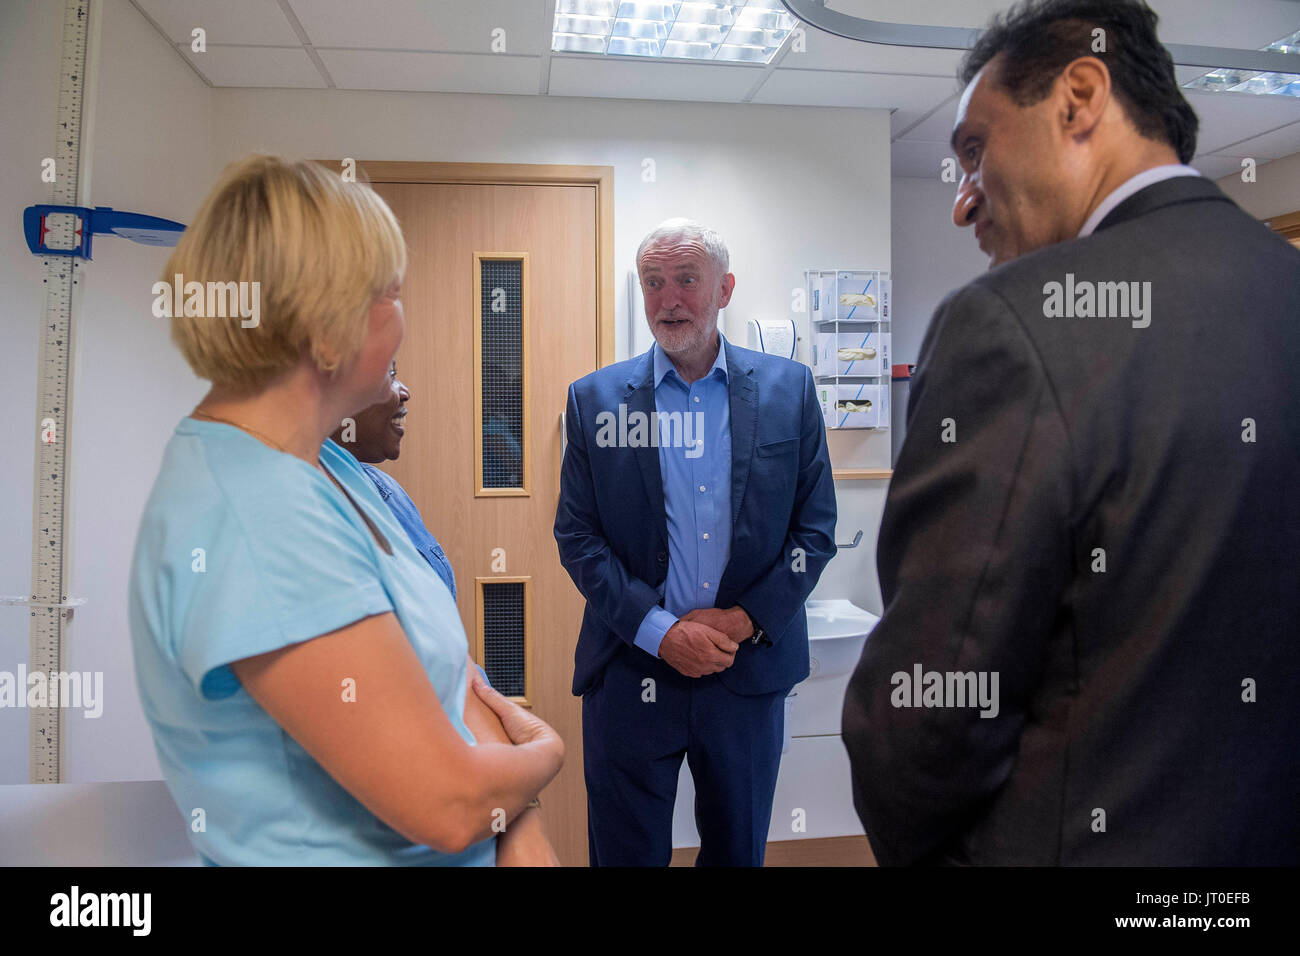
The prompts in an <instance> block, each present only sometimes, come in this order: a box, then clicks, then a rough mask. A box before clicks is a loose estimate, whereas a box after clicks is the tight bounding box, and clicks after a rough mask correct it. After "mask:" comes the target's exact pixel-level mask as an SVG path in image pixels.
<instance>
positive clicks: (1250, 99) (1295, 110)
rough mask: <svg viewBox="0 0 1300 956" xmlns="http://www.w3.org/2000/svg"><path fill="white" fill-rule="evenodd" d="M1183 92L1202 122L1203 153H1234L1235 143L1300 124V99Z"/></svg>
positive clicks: (1199, 147) (1199, 142)
mask: <svg viewBox="0 0 1300 956" xmlns="http://www.w3.org/2000/svg"><path fill="white" fill-rule="evenodd" d="M1297 12H1300V11H1297ZM1183 92H1184V94H1185V95H1186V96H1187V102H1188V103H1190V104H1191V105H1192V109H1194V110H1195V111H1196V115H1197V116H1198V117H1200V120H1201V129H1200V134H1199V136H1198V137H1197V141H1196V148H1197V150H1198V151H1200V152H1202V153H1217V152H1218V151H1219V150H1221V149H1224V148H1226V147H1230V146H1231V147H1232V152H1234V153H1235V152H1236V147H1235V146H1233V144H1234V143H1237V142H1240V141H1241V140H1244V139H1250V138H1252V137H1255V136H1259V135H1260V134H1261V133H1265V132H1267V131H1269V130H1274V129H1277V128H1278V127H1279V126H1285V125H1287V124H1288V123H1294V122H1300V98H1297V97H1294V96H1257V95H1255V94H1254V93H1197V92H1195V91H1192V90H1184V91H1183Z"/></svg>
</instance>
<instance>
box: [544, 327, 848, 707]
mask: <svg viewBox="0 0 1300 956" xmlns="http://www.w3.org/2000/svg"><path fill="white" fill-rule="evenodd" d="M725 348H726V350H727V351H726V355H727V383H728V385H727V387H728V391H729V393H730V397H731V517H732V521H731V555H730V558H729V560H728V562H727V567H726V570H725V571H724V573H723V575H722V580H721V581H720V582H719V583H718V592H717V598H716V605H715V606H716V607H720V608H726V607H732V606H733V605H736V604H739V605H742V606H743V607H744V608H745V609H746V610H747V611H748V612H749V614H750V616H751V617H752V618H753V619H754V620H755V621H756V622H757V623H758V624H759V625H760V626H761V627H763V628H764V629H765V630H766V631H767V633H768V635H769V637H770V638H771V640H772V645H771V646H763V645H752V644H746V645H745V646H743V647H741V649H740V650H739V651H738V652H737V653H736V659H735V663H734V664H732V666H731V667H729V668H727V669H726V670H724V671H722V672H721V673H720V674H719V678H720V679H721V680H722V682H723V684H724V685H725V686H726V687H727V688H728V689H730V690H731V691H733V692H734V693H738V694H764V693H770V692H773V691H777V690H781V689H783V688H789V687H791V686H793V685H794V684H797V683H798V682H799V681H801V680H803V679H804V678H805V677H807V676H808V622H807V619H806V618H805V616H804V601H806V600H807V598H808V595H809V593H810V592H811V591H812V589H813V587H814V586H815V585H816V583H817V579H818V578H819V577H820V576H821V572H822V569H823V568H824V567H825V566H826V562H827V561H829V560H830V559H831V558H832V557H833V556H834V554H835V541H834V538H833V537H832V535H833V534H834V531H835V486H834V483H833V481H832V478H831V463H830V457H829V455H828V454H827V450H826V428H825V425H824V423H823V420H822V415H821V409H820V407H819V405H818V403H817V397H816V394H815V392H814V390H813V380H812V373H811V371H810V370H809V369H808V367H807V366H805V365H801V364H799V363H797V362H792V361H790V360H789V359H784V358H778V357H776V356H772V355H765V354H763V353H761V352H753V351H750V350H749V349H743V348H739V347H737V346H735V345H732V344H731V343H726V345H725ZM620 404H626V405H627V411H628V414H629V415H630V414H632V413H633V412H637V411H640V412H644V413H646V414H647V415H648V414H649V413H650V412H652V411H654V410H655V394H654V362H653V360H652V352H646V353H645V354H644V355H639V356H637V357H636V358H633V359H629V360H628V361H626V362H619V363H617V364H615V365H610V366H607V367H605V368H603V369H599V370H598V371H595V372H593V373H591V374H590V375H587V376H586V377H584V378H581V379H579V380H578V381H576V382H574V383H573V384H572V385H571V386H569V401H568V411H567V415H566V430H567V435H568V448H567V449H566V451H565V454H564V467H563V470H562V472H561V477H560V502H559V507H558V508H557V509H556V514H555V540H556V543H557V544H558V545H559V549H560V562H561V563H562V564H563V565H564V567H565V569H566V570H567V571H568V572H569V576H570V577H572V578H573V583H574V584H576V585H577V587H578V590H579V591H580V592H581V593H582V596H583V597H584V598H586V600H587V609H586V612H585V613H584V614H583V618H582V631H581V632H580V634H579V636H578V646H577V649H576V651H575V653H574V673H573V693H574V694H575V695H578V696H581V695H582V694H583V693H585V692H586V690H587V689H588V688H589V687H591V685H592V684H593V683H594V682H595V681H596V679H597V678H598V677H599V676H600V674H601V673H602V672H603V671H604V669H605V665H606V664H608V663H609V660H610V658H611V657H613V655H614V653H615V651H617V650H618V647H619V644H620V642H622V643H626V644H628V645H629V646H633V647H635V645H633V643H632V642H633V640H634V639H635V637H636V632H637V628H638V627H640V625H641V621H642V619H643V618H644V617H645V616H646V612H648V611H649V610H650V608H652V607H654V606H655V605H656V604H662V603H663V585H664V581H665V579H666V578H667V576H668V522H667V517H666V515H665V512H664V493H663V483H662V480H661V478H660V473H659V449H658V448H656V447H653V446H650V445H647V446H645V447H639V448H624V447H603V448H602V447H600V446H598V445H597V443H596V432H597V423H596V417H597V415H599V414H600V413H601V412H603V411H609V412H613V413H614V414H615V415H617V414H618V406H619V405H620ZM795 549H802V552H803V555H802V558H799V556H798V554H797V552H795ZM636 652H637V653H638V654H641V653H644V651H642V650H640V649H639V648H637V649H636Z"/></svg>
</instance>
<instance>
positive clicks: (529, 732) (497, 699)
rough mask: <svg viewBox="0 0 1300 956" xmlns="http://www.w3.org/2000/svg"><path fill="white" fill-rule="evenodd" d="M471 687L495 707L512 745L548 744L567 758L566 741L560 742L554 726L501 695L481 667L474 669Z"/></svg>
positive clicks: (471, 673) (489, 704) (493, 710)
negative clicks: (484, 675) (565, 752)
mask: <svg viewBox="0 0 1300 956" xmlns="http://www.w3.org/2000/svg"><path fill="white" fill-rule="evenodd" d="M470 684H471V686H472V687H473V688H474V693H475V694H477V695H478V697H479V700H481V701H483V703H485V704H487V706H488V707H490V708H492V712H493V713H495V714H496V715H497V718H498V719H499V720H500V721H501V726H502V727H503V728H504V729H505V732H506V735H507V736H508V737H509V738H510V742H511V743H514V744H530V743H540V744H547V745H550V746H548V747H547V749H552V748H554V749H555V750H556V751H557V752H558V753H559V754H560V756H561V759H563V755H564V742H563V741H562V740H560V735H559V734H557V733H556V732H555V731H554V729H552V727H551V725H550V724H548V723H547V722H546V721H544V720H542V719H541V718H540V717H538V716H537V715H536V714H533V713H531V712H530V711H528V710H525V709H524V708H523V707H520V706H519V705H518V704H516V703H515V702H514V701H512V700H509V699H507V698H506V697H503V696H502V695H501V693H500V692H498V691H497V690H496V689H495V688H493V687H492V685H491V684H489V683H488V682H487V681H485V680H484V679H483V675H482V674H480V673H479V672H478V668H474V669H473V670H472V671H471V672H470Z"/></svg>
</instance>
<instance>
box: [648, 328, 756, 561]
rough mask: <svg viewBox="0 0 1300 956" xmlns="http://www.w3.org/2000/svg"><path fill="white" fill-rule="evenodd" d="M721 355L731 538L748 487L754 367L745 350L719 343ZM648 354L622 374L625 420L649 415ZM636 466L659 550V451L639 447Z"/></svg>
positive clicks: (651, 380)
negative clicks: (728, 432) (624, 376)
mask: <svg viewBox="0 0 1300 956" xmlns="http://www.w3.org/2000/svg"><path fill="white" fill-rule="evenodd" d="M722 348H723V350H724V351H725V352H726V364H727V393H728V398H729V406H730V411H731V527H732V530H733V533H734V530H735V528H736V522H737V521H738V520H739V518H740V504H741V502H742V501H743V500H744V497H745V487H746V485H747V484H748V482H749V471H750V461H751V459H752V458H753V456H754V444H755V438H756V436H757V434H758V383H757V381H756V378H755V375H754V363H753V362H752V361H751V360H750V359H749V357H748V353H747V350H745V349H738V348H737V347H736V346H734V345H732V344H731V343H730V342H727V341H726V340H725V339H724V340H723V345H722ZM654 385H655V366H654V349H650V350H649V351H647V352H645V353H644V354H642V355H640V356H638V357H637V359H636V360H635V361H634V362H633V363H632V367H631V369H630V370H629V372H628V378H627V388H626V391H625V392H624V398H623V400H624V401H625V402H626V403H627V410H628V414H629V415H630V414H632V413H633V412H643V413H645V414H646V415H647V416H649V414H650V413H651V412H653V411H654V410H655V388H654ZM635 452H636V462H637V466H638V469H639V471H640V472H641V481H642V484H643V485H644V487H645V493H646V500H647V502H648V503H649V505H650V508H651V510H652V511H653V512H654V513H655V519H656V525H657V526H658V528H659V529H660V538H661V540H662V541H663V547H667V543H668V515H667V512H666V511H665V510H664V486H663V478H662V476H661V475H660V473H659V449H658V448H656V447H654V446H652V445H643V446H640V447H638V448H637V449H636V450H635Z"/></svg>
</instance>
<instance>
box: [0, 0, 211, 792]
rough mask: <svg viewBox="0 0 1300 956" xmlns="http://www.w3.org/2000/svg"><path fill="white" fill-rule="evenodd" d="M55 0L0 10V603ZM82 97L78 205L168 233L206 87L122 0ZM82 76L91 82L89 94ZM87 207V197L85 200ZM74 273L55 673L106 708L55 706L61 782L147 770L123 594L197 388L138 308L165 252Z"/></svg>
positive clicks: (17, 727) (161, 330)
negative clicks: (90, 120) (67, 535)
mask: <svg viewBox="0 0 1300 956" xmlns="http://www.w3.org/2000/svg"><path fill="white" fill-rule="evenodd" d="M62 10H63V4H62V3H53V2H40V0H27V2H21V3H5V4H3V5H0V18H2V19H0V44H2V45H3V46H0V63H2V64H3V67H2V68H0V69H2V70H3V73H2V74H0V104H2V107H0V108H2V109H3V118H4V121H3V126H4V129H5V130H6V135H5V136H4V137H2V138H0V150H3V153H0V156H3V159H4V162H5V168H6V169H7V170H8V171H9V173H8V175H6V176H5V177H4V178H3V181H0V221H3V222H4V223H6V224H7V226H6V228H4V229H2V230H0V289H2V290H3V295H4V317H3V328H4V348H3V349H0V400H3V401H4V407H5V409H6V412H7V413H6V414H5V415H4V416H0V429H2V430H3V431H0V442H3V444H4V447H5V448H7V449H9V451H8V452H7V453H6V455H5V456H4V462H3V467H2V468H0V524H2V525H3V527H4V528H5V534H4V537H3V539H2V543H0V594H22V593H25V592H27V591H28V589H29V587H30V583H29V581H30V564H31V510H32V470H33V469H32V454H33V450H34V447H35V429H36V424H35V422H36V369H37V356H38V355H39V350H40V343H39V338H38V334H37V333H38V330H39V326H40V316H41V310H42V306H43V299H42V296H41V291H40V290H41V278H42V275H43V272H42V267H41V263H40V261H39V260H38V259H37V258H36V257H34V256H32V255H31V254H30V253H29V252H28V251H27V248H26V245H25V244H24V243H23V241H22V238H21V235H20V233H19V230H18V228H17V224H18V223H19V222H20V221H21V212H22V209H23V207H25V206H28V205H31V204H33V203H38V202H49V195H50V193H49V186H48V185H45V184H42V183H41V182H40V178H39V174H40V161H41V159H42V158H43V157H45V156H50V155H53V151H54V127H55V119H54V116H55V106H56V103H57V92H58V64H59V44H60V37H61V29H62V28H61V23H62ZM100 54H101V69H100V72H99V74H98V77H97V82H98V89H97V91H96V94H95V100H96V102H95V113H96V116H95V123H94V142H93V146H92V154H91V155H92V176H91V193H90V196H89V203H88V204H90V205H101V206H112V207H114V208H115V209H122V210H128V211H132V212H143V213H150V214H153V215H159V216H164V217H166V218H170V219H177V220H180V221H182V222H184V221H186V219H187V218H188V217H190V216H192V215H193V213H194V211H195V210H196V209H197V207H198V204H199V202H200V201H201V199H202V198H203V195H204V194H205V192H206V191H207V189H208V188H209V187H210V186H211V183H212V180H213V177H214V175H215V173H216V169H217V167H216V166H215V164H214V162H213V159H212V158H211V128H210V120H211V109H212V103H211V91H210V90H209V89H208V87H207V86H205V85H204V84H203V83H202V82H201V81H200V80H199V79H198V78H197V77H196V76H195V74H194V71H193V70H191V69H190V68H189V67H188V66H186V65H185V64H184V63H183V62H182V61H181V59H180V58H179V57H178V56H177V55H176V53H175V52H173V51H172V50H171V49H170V48H169V47H168V45H167V43H166V41H164V40H163V38H162V37H161V36H159V35H158V33H157V31H155V30H154V29H153V28H152V27H150V26H149V24H148V23H146V22H145V20H144V19H143V18H142V17H141V16H140V14H139V12H138V11H136V10H135V8H134V7H132V6H131V5H130V4H129V3H128V2H127V0H106V2H105V3H104V6H103V27H102V34H101V49H100ZM95 80H96V78H92V82H93V81H95ZM83 203H85V200H83ZM93 255H94V261H93V262H92V263H91V264H90V266H89V267H88V268H87V270H86V271H85V273H84V282H85V291H84V294H83V297H82V308H81V310H80V313H79V314H78V316H77V317H76V323H77V324H76V330H77V335H78V339H77V341H76V349H77V356H76V364H77V372H76V378H75V381H74V384H73V409H74V418H73V422H72V426H71V438H70V441H71V444H70V446H69V450H70V456H71V458H70V460H71V464H72V467H71V470H70V472H69V474H70V476H71V484H70V490H71V502H72V514H71V528H72V539H71V545H72V549H73V550H72V564H71V577H70V588H71V593H72V594H73V595H74V596H78V597H84V598H85V599H86V604H85V606H84V607H81V608H79V609H78V610H77V611H76V617H75V620H74V621H73V622H72V625H71V628H70V630H69V637H68V648H67V652H66V664H65V666H66V667H67V669H69V670H77V671H92V672H93V671H102V672H103V675H104V692H103V693H104V707H103V714H102V716H100V717H99V718H97V719H89V718H84V717H82V716H81V715H80V714H79V713H76V712H71V711H70V712H69V717H68V719H67V720H66V721H65V734H66V745H65V754H66V758H65V760H66V770H67V779H68V780H70V781H78V782H82V781H96V780H141V779H150V778H157V777H158V776H159V775H160V774H159V771H158V765H157V760H156V757H155V755H154V752H153V744H152V740H151V738H150V735H149V731H148V727H147V725H146V723H145V721H144V716H143V713H142V712H141V710H140V704H139V700H138V698H137V695H136V690H135V675H134V669H133V665H132V661H131V649H130V641H129V638H128V635H127V620H126V586H127V572H128V567H129V564H130V559H131V547H132V544H133V542H134V540H135V530H136V525H137V523H138V521H139V516H140V512H141V511H142V510H143V508H144V502H145V499H146V498H147V496H148V493H149V489H150V487H151V485H152V484H153V479H154V476H155V475H156V473H157V470H158V463H159V461H160V460H161V456H162V448H163V445H164V444H165V443H166V441H167V438H168V437H169V435H170V433H171V430H172V428H173V427H175V424H176V422H177V421H178V420H179V418H180V417H181V416H182V415H183V414H184V413H185V412H186V411H187V410H188V409H189V408H190V407H192V406H193V404H194V402H195V401H197V399H198V397H199V396H200V395H201V394H202V387H201V383H199V382H198V381H197V380H196V379H195V378H194V376H193V375H192V374H191V373H190V371H189V369H188V367H186V365H185V364H184V362H182V361H181V360H180V358H179V356H178V354H177V353H176V351H175V349H174V348H172V346H171V344H170V342H169V341H168V337H167V329H166V326H165V325H164V324H160V323H159V321H158V320H157V319H154V318H153V317H152V315H151V312H150V305H151V303H152V300H153V297H152V295H151V294H150V286H151V285H152V284H153V282H154V281H155V280H156V279H157V277H158V274H159V273H160V272H161V271H162V266H163V263H164V262H165V261H166V255H167V251H166V250H164V249H158V248H154V247H148V246H141V245H136V244H134V243H131V242H127V241H126V240H123V239H117V238H109V237H104V236H100V237H98V238H96V240H95V244H94V250H93ZM28 639H29V638H28V616H27V613H26V612H25V611H24V610H23V609H21V608H15V607H0V670H6V671H10V672H13V671H14V670H15V669H16V667H17V664H18V663H19V662H20V661H21V662H24V663H25V662H26V661H27V660H28ZM27 715H28V711H26V710H25V709H0V784H4V783H26V782H27Z"/></svg>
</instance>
